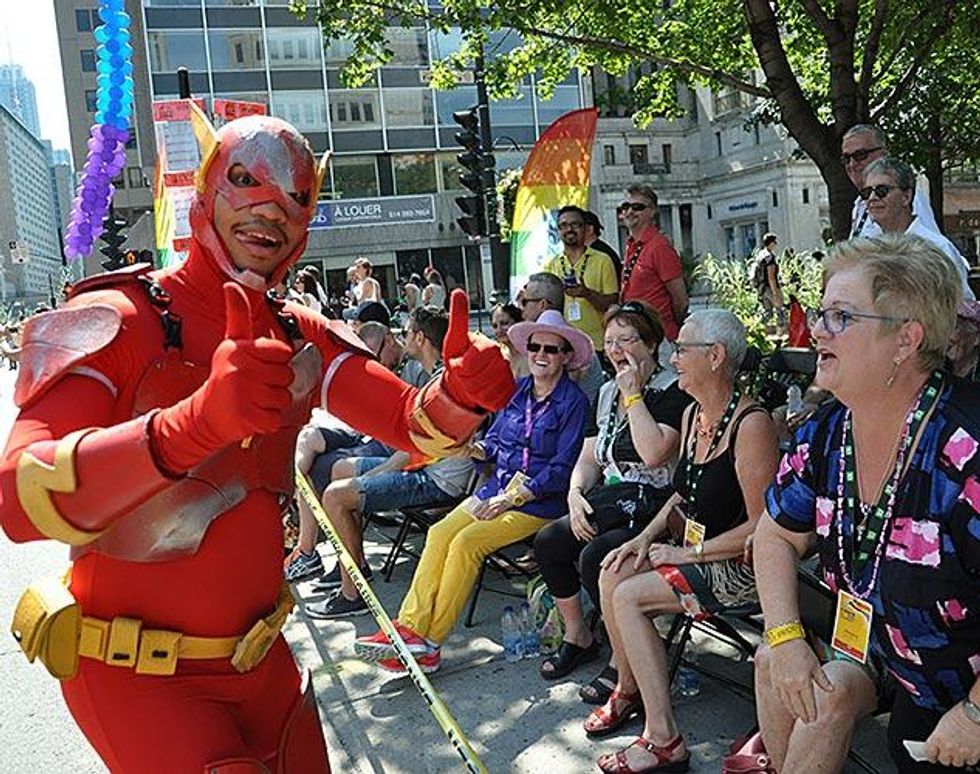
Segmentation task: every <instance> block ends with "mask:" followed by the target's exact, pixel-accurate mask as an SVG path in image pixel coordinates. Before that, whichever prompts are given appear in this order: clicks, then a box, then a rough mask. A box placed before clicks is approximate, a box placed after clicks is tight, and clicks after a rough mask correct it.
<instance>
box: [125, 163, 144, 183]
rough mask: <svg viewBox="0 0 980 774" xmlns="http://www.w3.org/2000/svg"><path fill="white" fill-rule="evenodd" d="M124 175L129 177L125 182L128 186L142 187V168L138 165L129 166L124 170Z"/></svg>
mask: <svg viewBox="0 0 980 774" xmlns="http://www.w3.org/2000/svg"><path fill="white" fill-rule="evenodd" d="M126 176H127V177H128V178H129V180H127V182H128V183H129V187H130V188H143V187H145V183H144V181H143V170H142V169H140V168H139V167H130V168H129V169H127V170H126Z"/></svg>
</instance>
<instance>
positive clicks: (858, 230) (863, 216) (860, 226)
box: [851, 205, 868, 239]
mask: <svg viewBox="0 0 980 774" xmlns="http://www.w3.org/2000/svg"><path fill="white" fill-rule="evenodd" d="M867 220H868V205H864V211H863V212H862V213H861V217H860V218H858V222H857V225H856V226H854V228H853V229H851V239H854V237H856V236H861V232H862V231H863V230H864V224H865V223H866V222H867Z"/></svg>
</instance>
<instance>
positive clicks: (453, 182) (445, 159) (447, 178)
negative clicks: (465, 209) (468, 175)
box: [437, 153, 466, 191]
mask: <svg viewBox="0 0 980 774" xmlns="http://www.w3.org/2000/svg"><path fill="white" fill-rule="evenodd" d="M437 160H438V162H439V176H440V177H441V178H442V183H441V185H440V186H439V190H440V191H459V190H461V189H462V188H463V184H462V183H460V182H459V176H460V175H461V174H462V173H463V172H465V171H466V170H464V169H463V167H461V166H460V164H459V162H458V161H457V160H456V154H455V153H440V154H439V157H438V159H437Z"/></svg>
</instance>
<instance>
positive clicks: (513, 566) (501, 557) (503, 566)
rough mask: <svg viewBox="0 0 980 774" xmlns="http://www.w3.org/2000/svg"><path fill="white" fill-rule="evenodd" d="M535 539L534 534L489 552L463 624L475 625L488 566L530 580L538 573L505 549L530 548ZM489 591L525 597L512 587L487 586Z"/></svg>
mask: <svg viewBox="0 0 980 774" xmlns="http://www.w3.org/2000/svg"><path fill="white" fill-rule="evenodd" d="M533 541H534V536H533V535H532V536H531V537H529V538H525V539H524V540H518V541H517V542H516V543H511V544H510V545H506V546H504V547H503V548H500V549H498V550H497V551H493V552H492V553H490V554H488V555H487V556H486V558H484V560H483V564H482V565H481V566H480V574H479V575H478V576H477V579H476V586H474V587H473V596H472V597H470V605H469V608H468V609H467V612H466V620H465V621H464V623H463V625H464V626H466V628H468V629H469V628H472V626H473V614H474V613H476V603H477V600H478V599H479V598H480V592H481V591H483V589H484V581H485V579H486V573H487V568H490V569H491V570H496V571H497V572H499V573H501V574H503V575H504V576H510V575H520V576H523V577H524V578H527V579H528V580H530V579H531V578H533V577H534V576H535V575H537V570H533V571H531V570H526V569H524V568H523V567H521V566H520V565H519V564H517V562H515V561H514V560H513V559H511V558H510V557H509V556H507V554H505V553H504V551H506V550H507V549H508V548H511V547H512V546H524V547H526V548H530V547H531V546H532V545H533ZM487 591H492V592H494V593H496V594H503V595H504V596H507V597H519V598H521V599H523V598H524V594H523V593H517V592H516V591H514V590H512V589H498V588H489V587H487Z"/></svg>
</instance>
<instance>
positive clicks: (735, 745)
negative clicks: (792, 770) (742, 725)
mask: <svg viewBox="0 0 980 774" xmlns="http://www.w3.org/2000/svg"><path fill="white" fill-rule="evenodd" d="M721 771H722V774H775V772H776V770H775V769H774V768H773V767H772V759H771V758H770V757H769V753H767V752H766V746H765V745H764V744H763V743H762V732H761V731H758V730H755V731H750V732H749V733H748V734H747V735H745V736H743V737H742V738H741V739H736V740H735V741H734V742H732V744H731V747H729V748H728V755H726V756H725V757H724V758H722V760H721Z"/></svg>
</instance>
